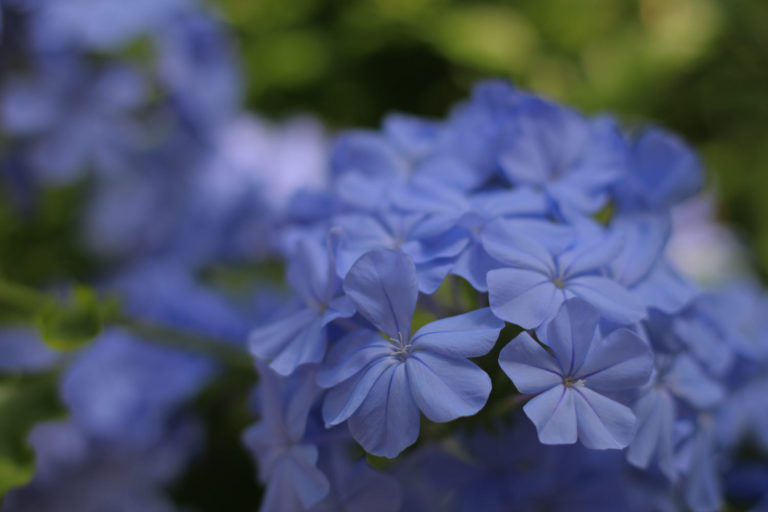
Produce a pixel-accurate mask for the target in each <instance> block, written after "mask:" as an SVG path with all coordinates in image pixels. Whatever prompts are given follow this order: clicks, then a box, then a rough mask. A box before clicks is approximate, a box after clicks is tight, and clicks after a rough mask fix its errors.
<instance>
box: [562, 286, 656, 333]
mask: <svg viewBox="0 0 768 512" xmlns="http://www.w3.org/2000/svg"><path fill="white" fill-rule="evenodd" d="M567 288H568V290H569V291H571V292H572V293H573V294H575V295H576V296H578V297H581V298H582V299H584V300H586V301H587V302H589V303H590V304H592V305H593V306H595V307H596V308H597V310H598V311H599V312H600V315H601V316H603V317H604V318H605V319H606V320H610V321H612V322H616V323H618V324H620V325H629V324H633V323H635V322H637V321H639V320H642V319H643V318H645V316H646V311H645V305H644V304H643V302H642V301H641V300H640V299H639V298H638V297H637V296H636V295H635V294H633V293H632V292H630V291H629V290H627V289H626V288H624V287H623V286H621V285H620V284H619V283H617V282H616V281H613V280H612V279H608V278H606V277H600V276H581V277H577V278H573V279H570V280H568V283H567Z"/></svg>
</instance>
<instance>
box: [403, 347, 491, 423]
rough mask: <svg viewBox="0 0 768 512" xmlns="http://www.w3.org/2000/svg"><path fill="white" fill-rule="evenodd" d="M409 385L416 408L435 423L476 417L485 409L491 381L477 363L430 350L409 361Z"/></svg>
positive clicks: (407, 369) (407, 368) (412, 357)
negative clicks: (476, 414)
mask: <svg viewBox="0 0 768 512" xmlns="http://www.w3.org/2000/svg"><path fill="white" fill-rule="evenodd" d="M405 368H406V371H407V374H408V383H409V385H410V388H411V393H412V394H413V399H414V401H415V402H416V405H418V406H419V409H421V412H423V413H424V415H425V416H426V417H427V418H429V419H430V420H431V421H435V422H438V423H442V422H446V421H451V420H453V419H456V418H459V417H462V416H472V415H473V414H475V413H477V412H478V411H479V410H480V409H482V408H483V406H484V405H485V402H486V401H487V400H488V395H489V394H490V392H491V379H490V377H488V375H487V374H486V373H485V372H484V371H483V370H481V369H480V367H479V366H477V365H476V364H475V363H473V362H471V361H469V360H467V359H462V358H456V357H449V356H445V355H440V354H436V353H433V352H431V351H429V350H417V351H415V352H414V353H413V354H411V356H410V357H409V358H408V359H407V360H406V362H405Z"/></svg>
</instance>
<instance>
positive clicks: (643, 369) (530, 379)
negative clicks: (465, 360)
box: [499, 299, 653, 449]
mask: <svg viewBox="0 0 768 512" xmlns="http://www.w3.org/2000/svg"><path fill="white" fill-rule="evenodd" d="M599 320H600V317H599V314H598V312H597V310H596V309H595V308H593V307H592V306H590V305H589V304H587V303H586V302H584V301H583V300H580V299H571V300H568V301H566V302H565V303H564V304H563V306H562V307H561V308H560V311H559V312H558V314H557V316H556V317H555V318H554V319H553V320H552V322H550V323H549V324H548V325H546V327H545V328H542V329H541V331H540V332H541V335H542V341H543V343H544V345H546V346H547V347H548V349H549V350H551V352H552V353H551V354H550V352H548V350H547V349H546V348H544V346H542V345H541V344H539V343H537V342H536V341H535V340H534V339H533V338H532V337H531V336H530V335H529V334H528V333H525V332H524V333H521V334H520V335H518V336H517V338H515V339H514V340H512V341H511V342H510V343H509V344H508V345H507V346H506V347H504V349H502V351H501V354H500V356H499V364H500V365H501V368H502V369H503V370H504V372H505V373H506V374H507V375H508V376H509V378H510V379H512V382H513V383H514V384H515V386H517V388H518V390H519V391H520V392H522V393H526V394H536V395H537V396H535V397H534V398H533V399H531V400H530V401H529V402H528V403H527V404H526V405H525V407H524V408H523V410H524V411H525V413H526V415H527V416H528V417H529V418H530V419H531V421H533V423H534V424H535V425H536V429H537V430H538V433H539V440H541V442H542V443H545V444H572V443H575V442H576V440H577V438H578V439H579V440H580V441H581V442H582V443H583V444H584V446H586V447H588V448H596V449H606V448H624V447H626V446H627V445H628V444H629V443H630V442H631V441H632V439H633V437H634V435H635V415H634V414H633V413H632V411H631V409H629V408H628V407H627V406H625V405H623V404H621V403H619V402H617V401H615V400H614V399H612V398H609V395H610V394H611V393H614V392H617V391H625V390H631V389H636V388H639V387H641V386H643V385H644V384H645V383H646V382H648V379H649V378H650V376H651V372H652V371H653V357H652V355H651V350H650V347H649V346H648V344H646V343H645V342H644V341H643V340H642V339H640V338H639V337H638V336H637V335H636V334H635V333H633V332H632V331H630V330H628V329H617V330H615V331H613V332H612V333H610V334H609V335H608V336H606V337H602V336H601V335H600V333H599V331H598V330H597V327H598V323H599ZM606 393H607V394H606Z"/></svg>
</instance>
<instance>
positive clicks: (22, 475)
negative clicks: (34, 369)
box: [0, 373, 63, 496]
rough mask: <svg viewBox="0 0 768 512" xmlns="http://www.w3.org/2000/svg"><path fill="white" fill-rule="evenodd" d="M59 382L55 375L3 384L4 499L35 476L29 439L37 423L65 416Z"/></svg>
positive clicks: (0, 445)
mask: <svg viewBox="0 0 768 512" xmlns="http://www.w3.org/2000/svg"><path fill="white" fill-rule="evenodd" d="M56 382H57V379H56V375H55V374H52V373H48V374H40V375H34V376H27V375H25V376H17V377H5V378H3V380H1V381H0V496H2V495H4V494H5V493H6V492H7V491H8V490H10V489H11V488H13V487H18V486H19V485H23V484H24V483H26V482H27V481H28V480H29V479H30V478H31V477H32V475H33V473H34V463H33V460H34V453H33V451H32V449H31V447H30V446H29V444H28V443H27V436H28V434H29V430H30V429H31V428H32V427H33V426H34V425H35V424H36V423H38V422H41V421H44V420H47V419H53V418H56V417H59V416H61V415H62V413H63V409H62V407H61V404H60V403H59V399H58V392H57V386H56Z"/></svg>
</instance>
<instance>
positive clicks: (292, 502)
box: [260, 445, 330, 511]
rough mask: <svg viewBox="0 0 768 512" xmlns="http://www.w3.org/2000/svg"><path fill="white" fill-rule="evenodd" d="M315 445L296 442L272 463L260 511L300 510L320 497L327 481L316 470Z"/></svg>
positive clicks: (325, 493) (327, 486)
mask: <svg viewBox="0 0 768 512" xmlns="http://www.w3.org/2000/svg"><path fill="white" fill-rule="evenodd" d="M317 455H318V453H317V447H315V446H313V445H297V446H294V447H292V448H291V449H290V451H289V452H287V453H286V454H285V455H284V456H283V458H282V459H281V460H280V461H278V462H277V464H276V465H275V470H274V473H273V474H272V477H271V478H270V479H269V482H268V484H267V490H266V494H265V496H264V501H263V503H262V505H261V509H260V510H264V511H268V510H301V508H304V509H307V508H309V507H311V506H312V505H314V504H315V503H317V502H319V501H320V500H322V499H323V498H324V497H325V496H326V495H327V494H328V492H329V490H330V484H329V483H328V479H327V478H326V477H325V475H324V474H323V472H322V471H320V470H319V469H317V467H316V466H315V464H316V463H317Z"/></svg>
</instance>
